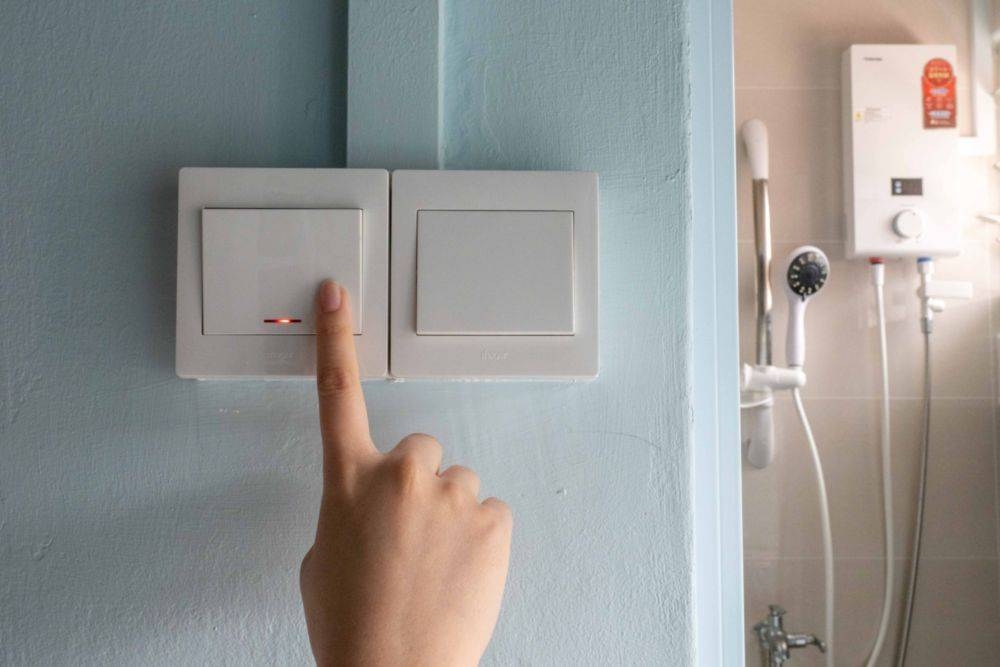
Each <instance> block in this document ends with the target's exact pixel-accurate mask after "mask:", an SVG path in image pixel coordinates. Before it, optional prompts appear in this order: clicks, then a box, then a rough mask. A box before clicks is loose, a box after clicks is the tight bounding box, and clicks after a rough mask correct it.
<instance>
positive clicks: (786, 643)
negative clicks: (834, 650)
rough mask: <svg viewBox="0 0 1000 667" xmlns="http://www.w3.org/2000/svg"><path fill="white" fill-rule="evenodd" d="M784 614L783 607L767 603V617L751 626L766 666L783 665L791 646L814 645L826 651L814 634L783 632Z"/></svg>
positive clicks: (779, 666)
mask: <svg viewBox="0 0 1000 667" xmlns="http://www.w3.org/2000/svg"><path fill="white" fill-rule="evenodd" d="M784 616H785V610H784V609H782V608H781V607H779V606H778V605H776V604H772V605H768V613H767V619H766V620H764V621H761V622H760V623H758V624H757V625H755V626H753V631H754V633H755V634H756V635H757V641H759V642H760V649H761V652H762V653H763V654H764V657H765V662H764V664H765V665H766V666H767V667H781V666H782V665H784V664H785V662H786V661H787V660H788V659H789V658H791V657H792V656H791V650H792V649H793V648H803V647H805V646H811V645H815V646H816V647H817V648H819V650H820V651H821V652H822V653H826V644H824V643H823V641H822V640H821V639H820V638H819V637H817V636H816V635H800V634H794V633H788V632H785V627H784Z"/></svg>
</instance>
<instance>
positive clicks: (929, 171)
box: [842, 44, 961, 257]
mask: <svg viewBox="0 0 1000 667" xmlns="http://www.w3.org/2000/svg"><path fill="white" fill-rule="evenodd" d="M955 53H956V51H955V47H954V46H947V45H943V46H942V45H936V46H935V45H909V44H907V45H903V44H892V45H870V44H860V45H857V44H856V45H854V46H852V47H850V48H849V49H848V50H847V51H845V52H844V58H843V69H842V95H843V107H842V113H843V127H844V134H843V139H844V189H845V193H844V194H845V209H846V222H847V230H846V232H847V233H846V237H847V256H848V257H871V256H880V257H915V256H923V255H927V256H937V257H945V256H952V255H957V254H958V252H959V242H960V240H961V231H960V229H959V227H958V220H957V219H956V216H955V214H954V204H953V202H954V199H953V192H952V190H953V187H954V183H953V180H954V175H953V174H954V164H955V159H956V157H957V151H958V123H957V115H956V114H957V107H956V99H955V98H956V84H955Z"/></svg>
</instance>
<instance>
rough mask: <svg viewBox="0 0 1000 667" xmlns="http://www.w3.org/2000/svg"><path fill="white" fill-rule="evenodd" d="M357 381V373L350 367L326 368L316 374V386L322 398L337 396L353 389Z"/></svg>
mask: <svg viewBox="0 0 1000 667" xmlns="http://www.w3.org/2000/svg"><path fill="white" fill-rule="evenodd" d="M358 381H359V380H358V376H357V374H356V373H355V372H354V371H353V370H351V369H350V368H344V367H333V368H326V369H323V370H321V371H320V372H319V373H318V374H317V375H316V388H317V389H318V391H319V395H320V396H322V397H324V398H329V397H337V396H343V395H344V394H349V393H351V392H353V391H355V388H356V387H357V385H358Z"/></svg>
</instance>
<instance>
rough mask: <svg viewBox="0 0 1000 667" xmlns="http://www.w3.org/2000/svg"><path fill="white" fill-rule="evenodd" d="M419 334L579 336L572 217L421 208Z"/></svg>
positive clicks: (564, 213) (560, 213) (550, 213)
mask: <svg viewBox="0 0 1000 667" xmlns="http://www.w3.org/2000/svg"><path fill="white" fill-rule="evenodd" d="M417 333H418V334H420V335H438V336H446V335H459V336H489V335H493V336H532V335H534V336H570V335H572V334H573V213H572V212H570V211H420V212H419V213H418V214H417Z"/></svg>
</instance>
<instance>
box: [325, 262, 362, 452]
mask: <svg viewBox="0 0 1000 667" xmlns="http://www.w3.org/2000/svg"><path fill="white" fill-rule="evenodd" d="M353 330H354V324H353V321H352V318H351V297H350V295H349V294H348V293H347V290H346V289H344V288H343V287H341V286H340V285H338V284H337V283H335V282H333V281H332V280H326V281H324V282H323V284H322V285H320V288H319V292H318V293H317V296H316V388H317V390H318V392H319V419H320V430H321V431H322V434H323V458H324V463H325V464H328V465H329V464H332V465H336V466H340V465H343V464H345V463H349V462H350V461H351V459H352V458H355V457H357V456H358V455H359V454H361V453H364V452H369V451H375V447H374V445H373V444H372V442H371V436H370V435H369V432H368V412H367V410H366V409H365V397H364V394H363V393H362V391H361V375H360V371H359V370H358V359H357V354H356V352H355V350H354V333H353Z"/></svg>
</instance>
